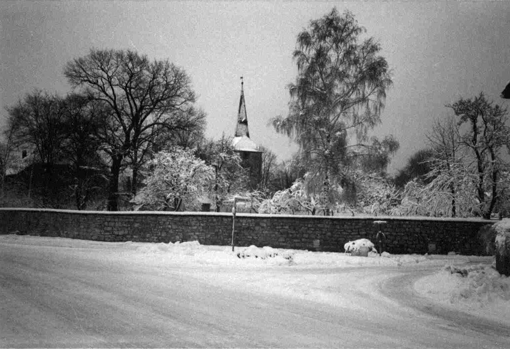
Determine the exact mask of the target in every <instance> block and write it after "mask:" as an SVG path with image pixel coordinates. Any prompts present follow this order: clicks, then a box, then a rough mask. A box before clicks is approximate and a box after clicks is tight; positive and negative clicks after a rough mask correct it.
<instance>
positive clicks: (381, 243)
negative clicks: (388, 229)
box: [374, 221, 388, 256]
mask: <svg viewBox="0 0 510 349" xmlns="http://www.w3.org/2000/svg"><path fill="white" fill-rule="evenodd" d="M386 223H388V222H386V221H374V224H375V225H377V226H378V227H379V232H377V234H376V236H375V239H376V240H377V251H379V256H380V255H381V253H383V252H384V251H383V249H384V247H386V246H385V245H386V235H385V234H384V233H383V232H382V231H381V224H386Z"/></svg>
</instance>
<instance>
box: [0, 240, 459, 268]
mask: <svg viewBox="0 0 510 349" xmlns="http://www.w3.org/2000/svg"><path fill="white" fill-rule="evenodd" d="M362 240H366V239H361V240H358V241H362ZM367 241H368V243H370V241H369V240H366V241H365V246H370V245H369V244H368V243H367ZM0 242H1V243H10V244H23V245H25V246H27V245H28V246H34V247H47V248H52V249H53V248H62V247H63V248H66V249H67V248H69V249H70V250H71V249H77V248H80V249H87V250H91V252H92V251H96V252H97V258H99V259H104V258H108V255H109V254H111V253H113V252H115V253H120V254H122V255H125V256H126V258H128V259H129V260H131V261H136V262H137V263H142V262H150V263H160V262H161V263H163V262H169V263H179V264H180V265H202V266H209V265H210V266H238V267H245V266H248V267H264V266H279V267H285V266H290V267H299V268H307V269H310V268H343V267H357V266H407V265H409V266H412V265H416V264H417V263H426V264H427V265H437V266H443V265H444V263H445V261H444V258H446V256H437V258H438V259H436V258H435V257H434V256H422V255H392V254H389V253H387V252H383V253H382V255H381V256H379V255H378V254H377V253H375V252H370V253H369V254H368V257H363V258H358V257H352V256H351V255H350V254H348V253H339V252H312V251H306V250H292V249H279V248H272V247H268V246H265V247H257V246H250V247H236V248H235V251H234V252H233V251H232V247H231V246H211V245H207V246H206V245H201V244H200V243H199V242H198V241H189V242H175V243H163V242H161V243H146V242H131V241H128V242H99V241H87V240H73V239H67V238H54V237H35V236H29V235H24V236H18V235H3V236H0ZM352 246H355V245H352ZM359 246H363V242H360V243H359ZM105 251H108V252H109V253H105ZM110 252H111V253H110ZM112 258H113V256H112ZM449 258H454V257H453V256H452V257H449ZM455 258H456V259H461V257H460V256H456V257H455ZM465 258H467V257H465ZM465 258H464V259H465ZM463 262H468V260H467V259H465V261H463Z"/></svg>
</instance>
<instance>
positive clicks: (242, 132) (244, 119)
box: [234, 77, 250, 138]
mask: <svg viewBox="0 0 510 349" xmlns="http://www.w3.org/2000/svg"><path fill="white" fill-rule="evenodd" d="M243 86H244V82H243V78H242V77H241V98H240V99H239V110H238V111H237V123H236V132H235V134H234V137H242V136H246V137H248V138H249V137H250V130H249V129H248V115H247V114H246V101H245V100H244V88H243Z"/></svg>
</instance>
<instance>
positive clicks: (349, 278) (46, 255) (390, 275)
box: [0, 235, 510, 347]
mask: <svg viewBox="0 0 510 349" xmlns="http://www.w3.org/2000/svg"><path fill="white" fill-rule="evenodd" d="M0 250H1V251H14V252H12V253H13V254H12V256H11V257H9V254H8V253H5V252H4V253H3V254H0V258H2V259H0V261H1V262H2V263H3V264H5V265H7V264H8V263H11V262H10V260H9V258H11V259H12V258H14V257H13V256H14V255H16V256H22V255H23V254H26V255H25V260H26V259H29V258H31V256H34V258H35V260H37V261H38V263H39V265H38V266H33V267H32V266H31V267H27V266H24V267H22V266H21V265H22V264H23V263H22V262H21V261H16V262H15V263H12V264H11V265H12V268H17V267H19V268H20V273H25V272H26V273H27V275H28V274H29V271H26V270H25V269H24V268H33V269H34V274H31V275H33V277H35V276H34V275H37V274H35V271H37V270H39V272H40V274H41V275H42V274H44V273H51V272H52V270H56V271H58V270H60V269H59V268H62V271H61V275H64V276H62V277H60V279H59V280H63V279H62V278H65V276H66V275H67V276H69V277H70V278H72V276H75V277H77V275H78V274H79V273H84V274H83V275H84V277H87V278H90V279H91V281H90V282H91V283H97V284H98V285H103V284H102V283H104V282H105V281H104V280H100V278H101V277H103V276H104V277H106V276H107V275H109V276H108V277H113V278H114V279H112V280H115V277H117V276H118V277H119V280H120V281H118V282H121V283H123V282H126V289H127V288H130V287H134V286H132V282H134V281H132V280H129V281H125V280H127V279H126V278H127V275H131V274H134V275H144V274H145V273H147V274H152V276H153V277H151V278H148V279H147V282H148V283H152V282H155V280H156V277H157V280H158V281H157V282H158V283H161V282H163V283H168V285H159V286H161V287H163V286H165V287H166V286H168V287H169V288H171V287H174V285H170V284H171V283H172V278H173V279H176V280H181V279H180V278H182V280H194V281H189V282H192V283H193V282H196V283H197V284H200V285H202V284H203V283H205V284H206V285H208V287H210V288H211V292H212V290H220V291H218V292H226V294H227V293H228V292H231V291H232V290H235V292H240V293H241V294H251V295H253V297H254V299H257V297H261V299H264V302H265V301H266V300H267V299H270V298H268V297H272V296H274V297H277V298H276V299H278V300H280V301H279V303H278V304H280V303H281V304H284V305H285V306H287V305H290V304H304V305H306V306H312V307H313V304H316V307H317V309H325V310H323V311H324V312H326V313H327V314H330V315H331V312H332V310H331V309H337V310H342V312H344V314H351V315H350V316H352V317H353V322H354V323H355V322H356V321H361V320H362V319H365V318H369V317H371V318H372V320H370V321H373V322H374V323H377V324H379V323H380V322H381V321H382V320H381V319H385V320H384V321H387V325H388V326H389V327H388V328H393V327H392V326H390V325H391V324H393V323H394V324H399V325H398V326H400V327H402V330H401V331H403V332H405V331H413V330H412V328H415V327H416V326H415V327H412V326H411V325H410V324H407V325H406V324H405V320H404V321H401V320H402V319H405V318H406V316H407V317H409V316H413V317H414V318H417V319H418V320H416V321H422V322H424V323H426V324H427V326H434V325H431V323H433V322H434V321H432V320H431V319H428V318H427V319H425V318H422V315H417V314H418V313H417V310H416V309H418V310H419V307H418V306H417V307H416V309H406V306H405V304H407V303H405V302H403V301H402V302H401V301H400V300H399V299H398V298H399V297H400V296H399V294H397V293H398V292H402V295H401V297H402V298H406V297H407V298H406V299H407V301H408V304H412V302H415V298H416V299H418V300H420V299H422V300H423V301H419V302H422V303H423V304H425V303H424V302H428V303H427V304H429V305H428V307H429V308H430V307H438V308H437V309H438V312H437V313H438V314H439V313H440V312H444V311H448V310H449V309H451V310H452V311H457V312H458V311H460V312H462V313H467V314H470V315H472V316H476V319H478V318H480V319H482V318H483V319H486V320H487V323H486V327H487V328H490V326H491V324H492V322H491V321H494V322H495V323H496V322H497V324H498V326H502V327H501V328H503V329H505V326H507V327H508V329H510V278H506V277H502V276H500V275H499V274H498V273H497V272H496V271H495V270H494V269H493V268H492V267H491V264H492V258H490V257H475V256H459V255H449V256H439V255H430V256H427V255H426V256H423V255H390V254H388V253H383V255H382V256H379V255H378V254H376V253H373V252H371V253H370V254H369V256H368V257H358V256H351V255H349V254H344V253H326V252H309V251H302V250H287V249H273V248H271V247H262V248H259V247H255V246H251V247H237V248H236V249H235V251H234V252H232V250H231V247H225V246H203V245H200V244H199V243H198V242H186V243H175V244H172V243H169V244H165V243H156V244H149V243H134V242H125V243H103V242H93V241H84V240H71V239H63V238H44V237H32V236H17V235H3V236H0ZM20 258H21V257H20ZM45 260H48V264H49V266H44V265H42V264H44V263H45ZM27 263H28V262H27ZM66 264H68V265H69V268H71V266H72V265H74V264H76V266H73V268H75V269H76V271H74V272H72V274H71V272H69V274H66V272H65V268H66ZM87 265H90V266H91V268H92V269H94V268H97V269H96V271H97V273H91V272H90V271H86V270H85V269H86V268H87V267H86V266H87ZM105 265H106V266H111V270H112V272H113V271H114V272H113V273H114V274H115V275H117V276H112V275H110V274H108V271H107V270H104V268H101V267H99V266H103V267H104V266H105ZM50 266H51V268H50ZM94 266H95V267H94ZM37 268H40V269H37ZM52 268H53V269H52ZM124 273H125V275H126V278H120V275H123V274H124ZM48 275H50V274H48ZM1 277H2V275H0V278H1ZM11 277H13V276H12V275H7V276H4V279H5V280H8V279H9V278H11ZM144 277H147V276H146V275H144ZM398 278H401V279H402V280H406V282H407V284H409V288H408V289H404V288H405V287H404V286H402V287H400V286H399V284H398V283H399V282H400V281H398V280H399V279H398ZM161 280H163V281H161ZM165 280H166V281H165ZM66 282H67V281H66ZM183 282H184V281H183ZM404 284H405V283H402V285H404ZM11 286H12V287H13V289H14V288H15V287H18V286H17V284H16V283H15V282H14V281H13V282H12V283H11ZM48 287H50V286H48ZM103 287H106V286H105V285H103ZM154 287H155V286H154ZM62 288H63V289H62V291H63V292H66V293H69V294H71V293H73V292H82V291H81V290H77V289H76V286H75V285H74V284H73V285H71V284H69V286H68V288H67V289H66V288H65V287H62ZM400 289H402V290H400ZM0 291H2V292H1V293H0V297H3V298H4V299H11V303H12V304H13V305H12V309H14V304H15V303H16V302H17V299H16V297H17V296H16V295H14V294H12V293H13V292H14V291H12V290H8V289H4V290H2V286H0ZM52 292H53V291H52ZM94 292H98V291H92V290H90V291H89V293H94ZM123 292H127V291H126V290H123ZM50 293H51V292H50ZM236 294H237V293H236ZM392 294H393V296H391V295H392ZM50 296H51V295H49V296H48V297H50ZM88 296H90V297H96V296H97V297H96V298H99V296H98V295H91V294H88ZM27 297H29V294H27ZM182 297H186V296H185V295H184V294H183V295H182ZM190 297H191V296H190ZM225 297H227V296H225ZM229 297H236V296H234V295H230V296H229ZM206 298H207V297H206ZM220 298H221V297H220ZM227 298H228V297H227ZM227 298H226V299H227ZM226 299H225V301H227V300H226ZM201 301H205V300H201ZM69 302H71V300H69ZM219 302H220V301H219ZM420 304H421V303H420ZM430 304H433V305H432V306H430ZM0 307H3V308H1V309H2V310H4V311H6V312H7V313H8V312H9V311H10V312H11V315H10V317H11V318H10V320H9V324H7V323H8V321H7V320H4V321H2V320H0V332H3V333H4V337H1V336H2V335H0V339H2V340H4V342H3V343H2V342H0V344H4V345H0V347H4V346H6V345H5V344H9V345H12V346H18V347H20V346H37V345H38V344H41V343H42V344H44V343H47V342H44V341H43V342H40V341H39V340H42V339H40V337H38V336H37V334H34V335H33V336H32V337H30V338H32V340H31V341H30V340H27V339H26V338H24V337H23V336H21V335H19V334H16V330H15V329H14V326H13V325H12V321H13V319H14V317H15V315H13V314H14V310H12V309H11V308H8V306H6V305H3V306H0ZM233 307H235V305H233ZM254 307H255V308H257V307H258V306H257V305H255V306H254ZM202 308H203V307H202ZM425 308H426V307H425V306H423V309H425ZM74 309H75V308H73V310H74ZM249 309H253V308H249ZM295 309H298V308H295ZM326 309H327V310H326ZM427 309H428V308H427ZM445 309H446V310H445ZM439 310H440V311H439ZM202 311H204V310H203V309H201V310H200V312H202ZM240 311H241V310H240ZM242 311H246V309H243V310H242ZM257 311H259V310H257ZM257 311H254V312H253V314H248V315H249V316H258V315H256V314H257ZM260 311H262V310H260ZM300 311H301V310H299V311H298V310H295V312H296V313H298V312H300ZM357 314H364V315H359V317H358V315H357ZM368 314H371V315H368ZM41 316H43V315H41ZM208 316H209V315H208ZM210 316H212V315H210ZM215 316H219V317H220V319H222V320H225V321H227V319H225V318H224V317H225V316H224V315H215ZM310 316H312V315H310ZM428 316H431V315H430V314H429V315H428ZM470 319H471V318H468V317H466V320H465V321H466V324H467V323H468V322H469V321H472V320H470ZM105 320H106V319H105ZM250 321H251V320H250ZM296 321H297V320H296ZM331 321H333V320H331ZM473 321H474V320H473ZM400 322H403V324H400ZM474 322H476V321H474ZM250 323H251V322H250ZM459 323H461V320H459ZM457 325H458V324H457ZM158 326H159V323H158ZM246 326H248V325H246ZM352 326H354V327H355V329H357V328H358V327H357V325H352ZM359 326H361V325H359ZM378 326H379V325H378ZM398 326H397V327H398ZM406 326H411V327H409V328H408V329H406V328H407V327H406ZM448 326H451V325H448ZM459 326H460V325H459ZM466 326H467V325H466ZM443 327H444V328H446V327H447V325H446V324H444V326H443ZM444 328H440V330H441V331H445V329H444ZM351 330H353V331H354V329H351ZM436 330H439V329H436ZM51 331H57V330H56V329H52V330H51ZM70 331H71V330H70ZM94 331H99V330H98V329H95V330H94ZM267 331H270V330H269V329H268V330H267ZM282 331H284V330H282ZM360 331H361V330H360ZM427 331H430V333H429V332H427ZM41 332H44V331H42V330H41V331H39V332H37V333H39V335H40V336H43V335H41ZM263 332H264V326H262V327H261V333H263ZM6 333H7V334H6ZM52 333H53V332H52ZM84 333H85V330H84ZM360 333H361V332H360ZM54 334H59V333H58V332H55V333H54ZM96 336H97V335H96ZM378 336H380V337H378V338H379V339H378V340H379V341H380V342H379V344H378V345H375V344H374V347H399V346H403V347H406V346H407V345H413V346H415V347H429V346H428V345H427V344H426V343H427V341H426V340H429V339H428V338H429V337H430V338H433V339H430V340H433V341H439V342H437V343H435V344H434V342H432V343H431V346H430V347H445V346H444V344H445V343H450V342H449V341H452V342H451V343H453V344H452V347H458V346H457V345H460V346H463V344H466V343H468V342H469V345H467V346H465V347H480V346H486V345H485V344H486V343H485V342H484V340H485V339H484V338H481V337H476V336H474V337H473V338H477V340H478V341H479V342H476V341H474V339H473V338H470V339H469V338H467V339H466V343H464V342H463V337H462V334H460V333H455V335H454V334H445V335H444V338H446V339H445V340H448V342H441V336H439V337H438V338H434V337H437V335H436V334H435V332H434V331H433V330H432V329H423V330H420V332H419V333H418V334H414V335H413V336H416V338H415V339H413V338H411V337H413V336H409V334H407V335H405V336H404V334H402V339H401V340H400V341H399V345H395V346H392V345H389V343H390V342H391V340H392V339H391V338H390V337H391V336H388V337H386V336H383V335H381V334H378ZM456 336H459V338H457V337H456ZM43 337H44V336H43ZM103 337H105V335H104V334H103ZM106 337H107V336H106ZM80 338H81V337H80ZM84 338H85V337H84ZM87 338H88V337H87ZM98 338H99V337H98ZM307 338H308V337H307ZM509 338H510V337H509ZM509 338H507V339H503V342H504V343H506V342H505V340H508V343H509V344H510V339H509ZM22 339H25V340H27V341H28V342H26V341H25V342H23V340H22ZM189 340H190V341H191V339H189ZM208 340H209V341H200V342H196V343H195V342H192V341H191V342H182V343H181V342H177V343H180V344H181V346H188V347H189V346H206V347H207V346H215V347H223V346H250V345H245V343H244V342H242V341H235V340H234V339H231V342H228V341H226V342H221V341H220V342H211V340H212V339H211V338H209V339H208ZM236 340H240V339H236ZM260 340H261V342H260V343H259V342H257V343H258V344H257V343H253V342H250V343H252V344H254V345H253V346H266V344H267V346H273V347H274V346H284V347H292V346H293V342H292V341H290V340H289V339H287V341H282V339H281V338H280V337H279V336H276V337H274V338H273V339H272V340H273V341H271V340H269V339H263V338H261V339H260ZM264 340H266V341H264ZM302 340H303V342H299V343H302V344H303V346H308V347H310V346H312V347H313V346H315V347H320V346H322V344H324V343H322V344H321V342H314V340H313V338H312V339H310V338H308V339H306V340H310V342H306V340H305V339H302ZM413 340H416V342H413ZM385 341H387V342H385ZM406 341H407V342H406ZM58 343H61V344H62V343H67V342H65V340H64V339H61V340H60V342H58ZM58 343H57V344H58ZM75 343H78V344H77V346H80V345H83V346H88V344H87V343H93V344H94V345H97V343H102V342H87V341H86V339H81V341H80V340H78V341H77V342H75ZM105 343H106V342H105ZM116 343H117V344H118V342H116ZM143 343H145V344H144V345H147V346H157V344H158V343H160V342H157V341H155V342H150V341H149V342H147V341H146V342H143ZM190 343H194V344H190ZM211 343H217V344H211ZM347 343H352V342H348V341H347V342H344V344H345V345H346V347H349V345H347ZM498 343H501V342H498ZM294 344H295V343H294ZM365 344H366V343H365ZM429 344H430V343H429ZM126 345H127V344H126ZM127 346H129V345H127ZM135 346H136V345H135ZM176 346H179V345H176ZM359 347H367V346H366V345H363V341H360V345H359ZM488 347H491V345H488ZM502 347H504V346H502Z"/></svg>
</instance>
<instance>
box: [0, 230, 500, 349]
mask: <svg viewBox="0 0 510 349" xmlns="http://www.w3.org/2000/svg"><path fill="white" fill-rule="evenodd" d="M34 241H35V242H34ZM37 241H38V240H37V238H32V240H30V242H31V243H30V244H27V243H25V242H24V241H21V242H17V241H14V240H12V241H11V240H9V239H7V240H6V239H0V347H24V348H25V347H65V348H70V347H221V348H224V347H335V348H342V347H345V348H395V347H404V348H508V347H510V327H509V326H508V325H505V324H503V323H497V322H491V321H489V320H486V319H482V318H479V317H475V316H473V315H468V314H466V313H462V312H455V311H452V310H450V309H447V308H443V307H442V306H440V305H439V304H435V303H433V302H431V301H429V300H426V299H424V298H421V297H419V296H418V295H417V294H416V293H415V291H414V290H413V287H412V285H413V282H414V281H415V280H416V279H417V277H419V276H424V275H427V274H429V273H430V272H432V271H434V270H437V269H438V267H437V266H434V265H425V266H424V265H421V264H417V265H416V266H405V267H391V266H361V267H347V268H319V269H307V268H299V267H298V266H294V267H293V266H275V265H270V266H262V267H260V266H254V265H252V264H250V265H246V266H244V265H242V264H239V263H237V264H233V265H222V264H219V265H214V264H205V265H200V263H195V262H194V263H187V262H183V261H185V259H170V260H168V259H165V258H163V257H162V255H150V256H149V257H148V256H147V255H146V254H144V255H142V254H140V253H138V251H136V250H133V249H131V248H130V247H129V246H127V247H126V245H122V244H101V243H91V242H79V241H74V240H68V241H71V242H69V243H66V244H67V245H66V244H64V245H62V244H60V245H52V243H51V242H49V243H48V241H49V240H48V239H46V240H44V244H38V243H37ZM41 241H42V240H41Z"/></svg>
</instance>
